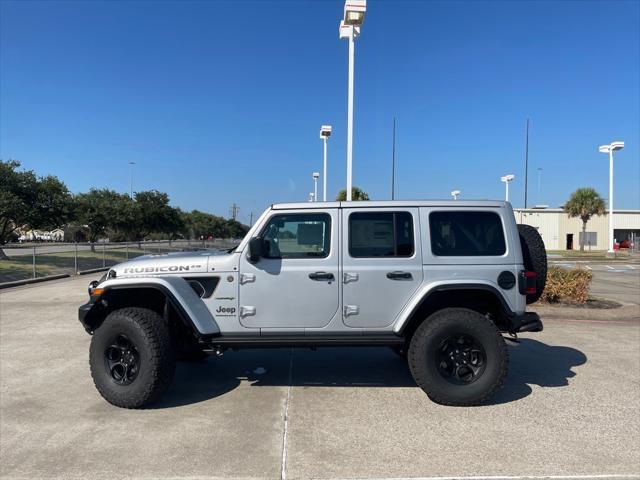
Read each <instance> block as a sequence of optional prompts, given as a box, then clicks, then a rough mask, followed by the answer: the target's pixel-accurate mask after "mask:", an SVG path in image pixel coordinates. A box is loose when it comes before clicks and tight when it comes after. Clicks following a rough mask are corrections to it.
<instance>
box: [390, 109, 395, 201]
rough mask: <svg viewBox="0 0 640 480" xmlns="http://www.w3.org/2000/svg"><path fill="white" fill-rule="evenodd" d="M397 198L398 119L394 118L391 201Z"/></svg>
mask: <svg viewBox="0 0 640 480" xmlns="http://www.w3.org/2000/svg"><path fill="white" fill-rule="evenodd" d="M395 198H396V117H393V147H392V150H391V200H395Z"/></svg>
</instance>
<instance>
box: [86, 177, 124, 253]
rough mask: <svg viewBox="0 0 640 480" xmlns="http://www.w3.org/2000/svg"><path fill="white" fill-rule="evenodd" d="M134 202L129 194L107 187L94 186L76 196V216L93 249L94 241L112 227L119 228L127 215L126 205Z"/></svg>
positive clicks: (103, 235) (105, 234)
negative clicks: (125, 211)
mask: <svg viewBox="0 0 640 480" xmlns="http://www.w3.org/2000/svg"><path fill="white" fill-rule="evenodd" d="M127 203H132V202H131V200H130V199H129V197H128V196H126V195H123V194H121V193H118V192H115V191H114V190H109V189H107V188H103V189H97V188H92V189H91V190H89V191H88V192H87V193H81V194H79V195H76V197H75V218H76V221H77V222H78V223H79V225H80V226H81V227H83V229H84V230H85V232H86V234H87V239H88V240H89V242H91V250H94V249H95V247H94V245H93V244H94V243H95V242H96V241H98V239H100V238H101V237H106V236H107V232H108V230H109V229H110V228H112V229H117V228H118V226H119V225H120V224H121V223H122V224H125V220H128V219H126V217H124V216H123V211H124V208H125V207H124V205H125V204H127Z"/></svg>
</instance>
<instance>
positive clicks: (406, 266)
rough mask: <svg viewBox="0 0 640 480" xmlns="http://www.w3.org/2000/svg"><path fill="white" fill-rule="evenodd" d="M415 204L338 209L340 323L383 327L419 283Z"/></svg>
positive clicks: (354, 325) (418, 232)
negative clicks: (340, 278) (368, 209)
mask: <svg viewBox="0 0 640 480" xmlns="http://www.w3.org/2000/svg"><path fill="white" fill-rule="evenodd" d="M419 222H420V218H419V214H418V209H417V208H402V209H392V208H389V209H384V210H376V211H367V210H366V209H359V208H345V209H344V210H343V213H342V229H343V230H342V231H343V232H344V234H343V238H342V250H343V254H342V258H343V260H342V261H343V286H342V295H343V311H342V314H343V322H344V323H345V325H347V326H349V327H365V328H375V327H387V326H389V325H391V324H392V323H393V322H394V320H395V318H396V316H397V315H398V313H399V312H400V310H401V309H402V307H403V306H404V305H405V304H406V303H407V302H408V301H409V299H410V298H411V296H412V295H413V294H414V293H415V292H416V290H417V289H418V287H419V286H420V284H421V283H422V250H421V249H420V225H419Z"/></svg>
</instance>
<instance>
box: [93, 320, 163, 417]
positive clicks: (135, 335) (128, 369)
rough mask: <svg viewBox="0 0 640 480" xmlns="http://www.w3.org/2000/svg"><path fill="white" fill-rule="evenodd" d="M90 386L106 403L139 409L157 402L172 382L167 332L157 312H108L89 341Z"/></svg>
mask: <svg viewBox="0 0 640 480" xmlns="http://www.w3.org/2000/svg"><path fill="white" fill-rule="evenodd" d="M89 365H90V367H91V376H92V377H93V382H94V384H95V386H96V388H97V389H98V392H100V395H102V396H103V397H104V399H105V400H107V401H108V402H109V403H111V404H113V405H116V406H118V407H124V408H140V407H142V406H144V405H146V404H148V403H150V402H153V401H154V400H156V399H158V397H160V395H162V393H164V392H165V391H166V390H167V388H168V387H169V385H170V384H171V380H172V379H173V374H174V371H175V357H174V351H173V348H172V346H171V341H170V338H169V328H168V326H167V325H166V322H165V321H164V320H163V318H162V317H161V316H160V315H158V314H157V313H156V312H154V311H152V310H148V309H144V308H122V309H119V310H115V311H113V312H111V313H110V314H109V315H108V316H107V318H106V319H105V320H104V322H103V323H102V325H100V327H99V328H97V329H96V331H95V332H94V334H93V337H92V338H91V348H90V351H89Z"/></svg>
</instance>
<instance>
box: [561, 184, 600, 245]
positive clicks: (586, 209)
mask: <svg viewBox="0 0 640 480" xmlns="http://www.w3.org/2000/svg"><path fill="white" fill-rule="evenodd" d="M564 211H565V212H567V214H568V215H569V218H573V217H580V219H581V220H582V238H581V239H580V251H581V252H584V240H585V237H586V233H585V232H586V230H587V222H588V221H589V219H590V218H591V217H592V216H593V215H604V212H605V205H604V200H603V199H602V197H601V196H600V194H599V193H598V192H596V191H595V190H594V189H593V188H579V189H577V190H576V191H575V192H573V193H572V194H571V197H569V201H568V202H567V203H565V204H564Z"/></svg>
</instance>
